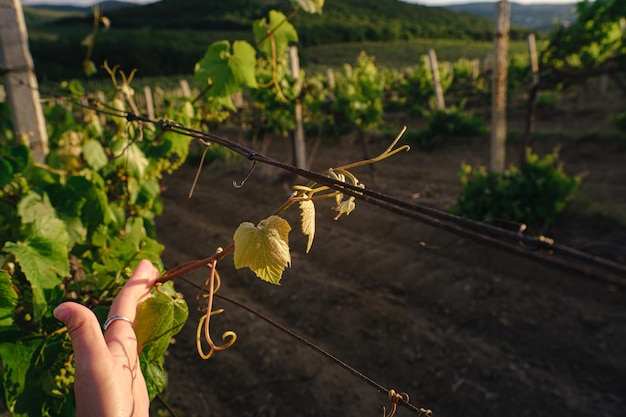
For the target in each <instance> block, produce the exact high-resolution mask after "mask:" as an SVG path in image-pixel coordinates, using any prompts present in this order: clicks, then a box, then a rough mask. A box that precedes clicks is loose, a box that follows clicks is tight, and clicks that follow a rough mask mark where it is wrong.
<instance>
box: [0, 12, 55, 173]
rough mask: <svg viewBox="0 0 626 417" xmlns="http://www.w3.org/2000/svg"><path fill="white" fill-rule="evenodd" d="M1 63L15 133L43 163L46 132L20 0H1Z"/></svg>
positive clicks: (45, 148)
mask: <svg viewBox="0 0 626 417" xmlns="http://www.w3.org/2000/svg"><path fill="white" fill-rule="evenodd" d="M0 62H1V63H2V71H3V73H4V86H5V89H6V94H7V100H8V102H9V106H10V108H11V118H12V120H13V129H14V130H15V135H16V137H17V138H18V140H24V141H25V142H26V143H27V144H28V145H29V146H30V149H31V154H32V156H33V159H34V160H35V161H37V162H43V161H44V159H45V157H46V155H47V154H48V150H49V149H48V133H47V131H46V122H45V119H44V117H43V109H42V108H41V101H40V98H39V89H38V88H39V87H38V85H37V78H36V77H35V70H34V65H33V58H32V56H31V55H30V50H29V49H28V32H27V31H26V23H25V21H24V12H23V10H22V4H21V2H20V1H19V0H0Z"/></svg>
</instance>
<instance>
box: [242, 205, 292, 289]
mask: <svg viewBox="0 0 626 417" xmlns="http://www.w3.org/2000/svg"><path fill="white" fill-rule="evenodd" d="M290 231H291V226H289V223H288V222H287V220H285V219H283V218H281V217H278V216H270V217H268V218H267V219H265V220H261V221H260V222H259V224H258V225H257V226H255V225H254V224H252V223H250V222H244V223H242V224H240V225H239V227H238V228H237V230H236V231H235V235H234V240H235V252H234V254H233V257H234V260H235V268H237V269H241V268H244V267H248V268H250V270H252V272H254V273H255V274H256V275H257V276H258V277H259V278H261V279H262V280H264V281H267V282H270V283H272V284H276V285H278V284H279V282H280V279H281V276H282V273H283V271H284V270H285V268H286V267H287V266H289V264H290V263H291V254H290V253H289V232H290Z"/></svg>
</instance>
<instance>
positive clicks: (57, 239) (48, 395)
mask: <svg viewBox="0 0 626 417" xmlns="http://www.w3.org/2000/svg"><path fill="white" fill-rule="evenodd" d="M115 74H116V75H117V73H115ZM68 87H70V85H69V84H68ZM118 87H119V88H118V90H117V92H116V94H115V96H114V97H112V98H111V99H110V101H109V105H110V106H111V107H114V108H119V109H123V108H124V107H125V106H126V105H127V103H130V102H132V90H131V89H130V87H129V86H128V84H125V83H122V84H119V85H118ZM71 88H72V90H73V91H76V90H79V91H82V90H81V88H80V86H79V85H78V84H76V83H73V84H72V85H71ZM173 113H178V112H177V111H176V112H173ZM45 115H46V119H47V120H49V121H50V123H49V124H48V130H49V145H50V153H49V154H48V156H47V158H46V160H45V163H37V162H35V161H33V159H32V158H31V156H30V152H29V149H28V147H26V146H25V145H22V144H20V143H19V141H17V140H16V138H14V137H12V134H11V133H10V132H9V131H7V130H4V131H3V132H2V134H3V136H2V138H0V166H1V167H2V170H1V172H2V175H0V224H2V234H1V236H2V237H1V239H0V305H1V306H2V308H1V311H0V335H1V340H2V343H0V356H1V358H2V363H3V372H2V388H3V394H4V401H5V403H6V405H7V407H8V408H9V410H10V411H11V412H12V413H13V414H14V415H16V416H33V415H73V404H74V402H73V401H72V398H71V397H72V391H71V389H70V388H71V386H72V382H73V376H72V375H73V364H72V351H71V343H70V340H69V336H68V333H67V331H66V329H65V328H62V327H61V324H60V323H59V322H58V321H57V320H56V319H55V318H54V317H53V316H52V310H53V309H54V308H55V307H56V306H57V305H58V304H59V303H61V302H62V301H67V300H73V301H76V302H80V303H82V304H84V305H87V306H89V307H91V308H93V310H94V312H95V313H96V314H97V315H98V316H99V317H105V316H106V314H107V311H108V305H110V302H111V301H112V298H113V297H114V296H115V295H116V293H117V291H118V290H119V288H120V287H121V286H122V285H123V284H124V282H125V281H126V279H127V278H128V277H129V274H130V272H131V271H132V270H133V269H134V267H135V266H136V264H137V262H138V261H139V260H141V259H148V260H150V261H151V262H153V263H154V264H156V265H161V264H160V256H161V252H162V250H163V246H162V245H161V244H159V243H158V242H157V241H156V240H155V226H154V219H155V216H157V215H158V214H160V213H161V211H162V204H161V200H160V197H159V195H160V186H159V180H160V179H161V177H162V175H163V174H165V173H170V172H172V171H173V170H175V169H176V168H178V167H179V166H180V165H181V163H182V162H183V161H184V159H185V157H186V155H187V150H188V145H189V138H187V137H184V136H180V135H176V134H168V135H164V136H160V135H158V134H157V132H156V131H155V130H154V129H153V128H151V127H148V126H142V125H141V124H138V123H128V122H126V121H125V120H124V119H121V118H119V117H109V118H108V119H107V120H104V121H102V120H101V119H100V117H99V115H98V114H97V113H96V112H95V111H94V110H90V109H82V110H81V109H72V108H71V107H70V106H68V105H67V104H52V105H49V106H47V107H46V108H45ZM103 122H104V123H103ZM174 299H175V297H172V298H171V300H172V302H173V300H174ZM138 325H139V326H141V325H142V324H138ZM143 325H145V326H148V327H150V326H152V325H153V323H150V320H144V324H143ZM172 334H173V332H169V333H164V339H161V340H160V343H163V342H162V340H169V338H170V337H171V336H172ZM157 353H158V354H151V353H150V351H149V350H148V351H146V353H145V354H144V355H142V362H143V363H142V366H143V367H145V368H146V369H150V370H151V371H152V372H151V373H150V374H149V377H148V385H149V389H150V392H151V393H152V394H156V392H159V391H161V390H162V389H163V388H164V385H163V384H164V381H166V378H165V371H164V369H163V366H162V364H163V361H162V357H163V354H162V352H157Z"/></svg>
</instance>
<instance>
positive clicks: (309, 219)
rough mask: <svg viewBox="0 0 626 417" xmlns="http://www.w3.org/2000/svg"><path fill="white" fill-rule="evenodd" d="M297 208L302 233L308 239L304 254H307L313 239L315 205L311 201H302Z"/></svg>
mask: <svg viewBox="0 0 626 417" xmlns="http://www.w3.org/2000/svg"><path fill="white" fill-rule="evenodd" d="M299 206H300V217H301V219H302V233H303V234H304V235H305V236H308V238H309V240H308V242H307V244H306V253H309V251H310V250H311V245H313V238H314V237H315V204H314V203H313V201H311V200H304V201H301V202H300V204H299Z"/></svg>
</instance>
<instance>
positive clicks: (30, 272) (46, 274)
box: [2, 217, 70, 320]
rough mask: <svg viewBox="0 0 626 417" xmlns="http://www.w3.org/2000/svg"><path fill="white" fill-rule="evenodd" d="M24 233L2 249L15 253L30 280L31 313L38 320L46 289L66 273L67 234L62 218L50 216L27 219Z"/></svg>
mask: <svg viewBox="0 0 626 417" xmlns="http://www.w3.org/2000/svg"><path fill="white" fill-rule="evenodd" d="M24 236H25V239H24V240H23V241H21V242H17V243H14V242H7V243H6V244H5V245H4V247H3V248H2V251H3V252H7V253H10V254H12V255H13V256H14V257H15V261H16V262H17V263H18V264H19V265H20V268H21V270H22V272H24V274H25V276H26V277H27V279H28V281H29V282H30V285H31V288H32V291H33V304H34V305H33V316H34V318H35V319H37V320H38V319H40V318H41V316H42V315H43V314H44V313H45V309H46V302H45V300H46V296H45V291H46V290H51V289H53V288H55V287H57V286H58V285H59V283H60V282H61V279H63V278H65V277H67V276H68V275H69V271H70V265H69V260H68V259H69V256H68V244H69V236H68V234H67V231H66V229H65V225H64V224H63V222H62V221H61V220H59V219H56V218H53V217H45V218H38V219H36V220H35V221H34V222H33V223H28V224H27V225H26V227H25V234H24Z"/></svg>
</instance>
